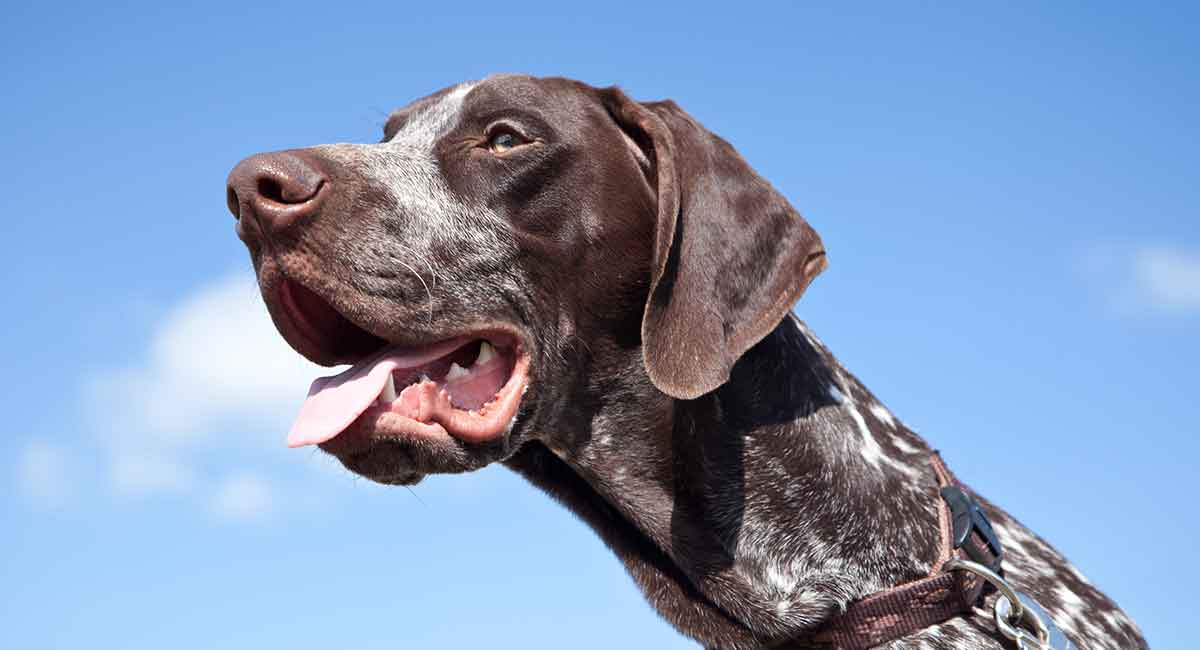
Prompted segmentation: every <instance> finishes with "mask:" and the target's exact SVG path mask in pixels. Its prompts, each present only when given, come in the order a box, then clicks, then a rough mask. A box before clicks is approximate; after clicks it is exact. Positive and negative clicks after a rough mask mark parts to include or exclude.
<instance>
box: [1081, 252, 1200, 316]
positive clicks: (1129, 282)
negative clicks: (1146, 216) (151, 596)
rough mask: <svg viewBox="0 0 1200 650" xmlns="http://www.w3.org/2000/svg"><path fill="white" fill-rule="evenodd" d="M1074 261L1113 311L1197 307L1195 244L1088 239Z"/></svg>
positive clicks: (1199, 284) (1199, 269) (1199, 270)
mask: <svg viewBox="0 0 1200 650" xmlns="http://www.w3.org/2000/svg"><path fill="white" fill-rule="evenodd" d="M1076 262H1077V265H1076V266H1077V269H1078V271H1079V272H1080V275H1081V277H1082V278H1083V280H1084V281H1085V282H1087V283H1088V284H1090V285H1091V286H1092V287H1093V288H1094V290H1095V291H1096V293H1098V294H1099V295H1101V296H1102V297H1103V298H1104V299H1105V301H1106V302H1108V303H1109V304H1110V305H1111V306H1112V307H1114V308H1115V309H1117V310H1119V311H1125V312H1130V311H1134V312H1137V313H1146V312H1147V310H1150V311H1154V312H1158V313H1162V314H1182V313H1188V312H1200V250H1194V249H1188V248H1186V247H1182V246H1170V245H1153V244H1142V245H1117V244H1113V243H1104V244H1093V245H1090V246H1088V247H1086V248H1085V249H1083V250H1082V251H1081V254H1080V255H1078V256H1077V259H1076Z"/></svg>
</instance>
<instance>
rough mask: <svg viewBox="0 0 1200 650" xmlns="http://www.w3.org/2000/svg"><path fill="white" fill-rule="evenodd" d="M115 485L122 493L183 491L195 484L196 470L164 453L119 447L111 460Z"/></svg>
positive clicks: (111, 473) (110, 465)
mask: <svg viewBox="0 0 1200 650" xmlns="http://www.w3.org/2000/svg"><path fill="white" fill-rule="evenodd" d="M109 471H110V477H109V478H110V480H111V481H112V487H113V489H114V490H115V491H116V493H117V494H118V495H121V496H142V495H149V494H162V493H168V494H181V493H185V492H188V491H190V490H191V489H192V488H193V487H194V486H195V483H196V476H195V471H194V470H193V469H192V468H191V467H189V466H188V465H186V464H184V463H182V462H180V461H179V460H178V459H175V458H171V457H170V456H166V455H163V454H161V453H152V452H148V451H133V450H120V451H117V452H116V453H114V454H113V457H112V458H111V462H110V463H109Z"/></svg>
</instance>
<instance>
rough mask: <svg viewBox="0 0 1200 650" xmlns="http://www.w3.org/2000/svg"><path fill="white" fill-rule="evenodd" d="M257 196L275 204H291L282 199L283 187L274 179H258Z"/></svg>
mask: <svg viewBox="0 0 1200 650" xmlns="http://www.w3.org/2000/svg"><path fill="white" fill-rule="evenodd" d="M256 189H257V190H258V195H259V196H261V197H263V198H264V199H267V200H268V201H274V202H276V203H291V201H288V200H286V199H285V198H284V197H283V186H282V185H280V184H279V181H277V180H275V179H274V178H269V177H266V176H264V177H261V178H259V179H258V187H257V188H256Z"/></svg>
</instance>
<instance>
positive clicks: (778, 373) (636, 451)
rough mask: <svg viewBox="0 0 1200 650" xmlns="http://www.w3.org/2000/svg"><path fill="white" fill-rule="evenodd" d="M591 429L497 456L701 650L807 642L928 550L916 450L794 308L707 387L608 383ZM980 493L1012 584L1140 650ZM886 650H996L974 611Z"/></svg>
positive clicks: (1112, 614) (1066, 620)
mask: <svg viewBox="0 0 1200 650" xmlns="http://www.w3.org/2000/svg"><path fill="white" fill-rule="evenodd" d="M630 363H637V359H636V358H635V359H631V361H630ZM589 424H590V429H589V430H588V431H586V433H584V434H581V435H583V436H584V437H585V438H586V440H576V441H574V442H575V443H576V444H574V445H573V446H572V448H573V449H574V451H573V452H571V453H570V454H569V455H568V454H567V453H566V452H564V451H562V450H557V451H556V452H555V453H548V452H547V451H546V449H545V448H544V447H540V446H531V448H530V449H529V450H527V451H524V452H522V453H520V454H518V456H517V457H515V458H513V459H512V460H510V462H509V464H510V465H511V466H513V467H514V468H515V469H517V470H518V471H520V472H521V473H523V474H524V475H525V476H527V477H528V478H529V479H530V480H531V481H533V482H534V483H535V484H537V485H539V486H541V487H542V488H543V489H545V490H546V491H547V492H549V493H550V494H551V495H553V496H555V497H556V498H558V499H559V500H560V501H562V502H563V503H565V504H566V505H567V506H568V507H570V508H571V509H572V510H574V511H575V512H576V513H577V514H578V515H579V516H581V517H582V518H583V519H584V520H585V521H587V522H588V523H589V524H591V525H592V526H593V527H594V528H595V529H596V530H597V532H598V533H599V534H600V535H601V537H602V538H604V540H605V542H606V543H607V544H608V545H609V546H610V547H611V548H612V549H613V550H614V551H615V552H616V553H617V554H618V556H620V558H621V559H622V561H623V562H624V563H625V565H626V567H627V569H628V570H629V572H630V574H631V575H632V576H633V578H634V579H635V581H636V582H637V583H638V585H639V586H640V587H641V588H642V590H643V592H644V593H645V595H646V597H647V599H648V600H649V601H650V603H651V605H652V606H654V607H655V608H656V609H657V610H658V612H659V613H660V614H661V615H662V616H663V617H664V618H666V619H667V620H668V621H669V622H671V623H672V624H674V625H675V626H676V627H677V628H679V629H680V630H681V631H682V632H684V633H685V634H688V635H689V636H691V637H693V638H695V639H696V640H698V641H700V642H701V643H703V644H705V645H706V646H709V647H713V648H737V649H741V648H757V647H761V646H763V645H764V644H768V643H774V642H779V641H781V640H785V639H790V638H797V637H803V636H805V635H806V634H808V633H811V632H812V631H813V630H814V629H815V628H816V627H818V626H819V625H820V624H821V623H822V622H823V621H825V620H827V619H828V618H829V617H830V616H832V615H833V614H835V613H836V612H838V611H840V609H841V608H842V607H844V606H845V605H846V604H847V603H849V602H851V601H853V600H855V599H857V598H861V597H863V596H866V595H869V594H871V593H874V592H876V591H880V590H883V589H886V588H888V587H890V586H894V585H896V584H899V583H902V582H905V581H908V580H912V579H916V578H919V577H922V576H923V575H926V574H927V573H928V572H929V570H930V565H931V564H932V562H933V561H934V560H935V558H936V556H937V543H938V538H937V536H938V533H937V530H938V529H937V510H936V508H937V498H938V496H937V483H936V478H935V477H934V475H933V472H932V471H931V470H930V468H929V463H928V456H929V453H930V448H929V447H928V445H927V444H926V443H925V442H924V441H923V440H922V439H921V438H920V437H919V436H918V435H916V434H915V433H913V432H912V431H911V430H910V429H908V428H907V427H905V426H904V425H903V424H902V423H900V422H899V420H897V419H896V418H895V417H894V416H893V415H892V414H891V413H890V412H889V411H888V410H887V409H886V408H885V407H884V406H883V405H882V404H881V403H880V402H879V401H878V400H877V399H876V398H875V396H874V395H872V394H871V392H870V391H869V390H867V389H866V387H864V386H863V385H862V384H861V383H860V382H859V381H858V380H857V379H856V378H855V377H854V376H853V375H852V374H850V373H849V372H848V371H846V370H845V369H844V368H843V367H842V366H841V364H840V363H838V361H837V360H836V359H835V358H834V357H833V356H832V355H831V354H830V353H829V351H828V350H827V349H826V348H825V346H824V345H823V344H822V343H821V341H820V340H819V339H818V338H817V337H816V336H815V335H813V334H812V333H811V332H810V331H809V329H808V328H807V326H805V324H804V323H803V322H801V321H800V320H799V319H796V318H795V317H789V318H787V319H785V320H784V322H782V323H781V324H780V325H779V326H778V327H777V328H776V329H775V330H774V332H772V333H771V334H770V335H769V336H768V337H767V338H766V339H764V340H763V341H762V342H761V343H760V344H758V345H757V346H756V347H754V348H753V349H752V350H751V351H750V352H749V353H747V354H746V355H745V356H744V357H743V358H742V359H741V360H740V361H739V362H738V364H737V365H736V366H735V368H734V371H733V375H732V377H731V379H730V381H729V382H728V383H727V384H726V385H724V386H722V387H721V388H720V389H718V390H717V391H715V392H713V393H711V394H709V395H706V396H704V397H702V398H700V399H697V400H692V401H687V402H682V401H680V402H675V401H671V400H669V399H666V398H665V397H663V396H661V394H658V393H656V392H655V391H645V390H632V391H629V392H627V393H618V394H615V395H613V396H612V401H611V402H610V403H608V404H606V405H598V406H597V408H596V409H595V410H594V412H593V415H592V417H591V418H590V422H589ZM960 478H962V479H964V480H967V481H969V477H960ZM981 502H982V503H983V504H984V506H985V508H986V509H987V511H988V514H989V516H990V517H991V518H992V521H993V523H994V525H995V528H996V531H997V534H998V535H999V536H1000V539H1001V541H1002V542H1003V543H1004V545H1005V547H1006V552H1007V553H1008V556H1007V561H1006V567H1007V571H1008V575H1009V576H1010V578H1011V580H1012V582H1013V583H1014V584H1015V585H1016V586H1017V588H1019V589H1021V590H1023V591H1026V592H1027V593H1030V594H1033V595H1035V597H1036V598H1037V599H1038V600H1039V601H1040V602H1041V603H1042V604H1043V605H1044V606H1045V607H1046V609H1047V610H1048V611H1049V612H1050V615H1051V616H1052V617H1053V618H1054V622H1055V623H1056V624H1057V625H1058V626H1059V627H1060V628H1062V629H1063V630H1064V631H1066V632H1067V634H1068V635H1070V636H1072V638H1073V639H1074V640H1075V643H1076V644H1077V645H1079V646H1080V647H1087V648H1136V647H1145V643H1144V641H1143V640H1142V639H1141V636H1140V633H1139V632H1138V630H1137V628H1136V626H1135V625H1134V624H1133V623H1132V622H1131V621H1130V620H1129V618H1128V617H1127V616H1126V615H1125V614H1124V613H1123V612H1122V611H1121V610H1120V609H1119V608H1117V606H1116V605H1115V604H1113V603H1112V602H1111V601H1110V600H1108V599H1107V598H1106V597H1105V596H1104V595H1103V594H1101V593H1100V592H1099V591H1097V590H1096V589H1095V588H1093V587H1092V586H1091V585H1090V584H1089V583H1088V582H1087V581H1086V580H1085V579H1084V577H1083V576H1082V575H1081V574H1080V573H1079V572H1078V571H1077V570H1075V569H1074V567H1072V566H1071V565H1070V564H1069V563H1068V562H1067V561H1066V560H1065V559H1063V557H1062V556H1061V555H1059V553H1058V552H1057V551H1055V550H1054V549H1053V548H1051V547H1050V546H1049V545H1048V544H1046V543H1045V542H1044V541H1042V540H1041V539H1040V538H1038V537H1037V536H1036V535H1034V534H1033V533H1031V532H1030V531H1028V530H1027V529H1026V528H1025V527H1023V526H1022V525H1021V524H1019V523H1018V522H1016V521H1015V520H1014V519H1013V518H1011V517H1010V516H1008V515H1007V514H1006V513H1004V512H1003V511H1001V510H999V509H997V508H995V507H994V506H992V505H991V504H990V503H988V502H987V501H986V500H983V499H981ZM789 647H794V646H789ZM887 647H890V648H928V649H940V648H1002V647H1006V646H1004V645H1003V644H1002V643H1001V642H1000V641H999V637H998V636H997V635H996V634H995V632H994V630H993V629H992V627H991V626H990V625H988V624H987V621H986V620H985V619H984V618H983V617H980V616H974V617H970V618H969V619H968V618H959V619H953V620H951V621H949V622H947V623H945V624H942V625H940V626H937V627H934V628H930V629H928V630H926V631H924V632H921V633H918V634H916V635H913V636H912V637H909V638H907V639H903V640H900V641H897V642H894V643H892V644H890V645H889V646H887Z"/></svg>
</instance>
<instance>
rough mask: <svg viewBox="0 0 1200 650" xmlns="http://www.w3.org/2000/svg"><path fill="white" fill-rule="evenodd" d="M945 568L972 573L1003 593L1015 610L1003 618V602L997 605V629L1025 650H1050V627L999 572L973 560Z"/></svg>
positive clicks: (949, 564) (950, 561) (958, 559)
mask: <svg viewBox="0 0 1200 650" xmlns="http://www.w3.org/2000/svg"><path fill="white" fill-rule="evenodd" d="M944 566H945V568H946V570H948V571H969V572H971V573H974V574H975V575H977V576H979V577H981V578H983V579H984V580H987V581H988V582H990V583H991V584H992V586H994V587H995V588H996V589H997V591H999V592H1000V597H1001V598H1003V599H1004V600H1007V601H1008V603H1009V607H1010V608H1011V609H1010V610H1009V611H1008V612H1007V615H1002V612H1001V607H1000V601H999V600H997V601H996V607H995V610H994V613H995V618H996V627H997V628H999V630H1000V632H1001V633H1002V634H1003V635H1004V636H1006V637H1008V638H1009V639H1010V640H1012V641H1016V642H1017V643H1018V645H1020V647H1022V648H1026V647H1032V648H1046V647H1048V645H1047V644H1048V643H1049V642H1050V631H1049V629H1047V628H1046V623H1045V622H1044V621H1043V620H1042V619H1041V617H1040V616H1038V615H1037V613H1036V612H1034V611H1033V610H1031V609H1029V608H1027V607H1025V605H1024V604H1023V603H1022V602H1021V598H1020V596H1019V595H1018V594H1017V591H1016V590H1015V589H1013V588H1012V585H1010V584H1008V581H1007V580H1005V579H1004V578H1002V577H1001V576H1000V575H999V574H997V573H996V572H995V571H992V570H991V569H989V568H987V567H985V566H983V565H982V564H979V563H977V562H972V561H970V560H963V559H960V558H953V559H951V560H949V561H948V562H946V564H945V565H944ZM1022 623H1024V624H1025V626H1026V627H1028V628H1029V630H1030V631H1031V632H1033V634H1032V635H1030V634H1029V632H1026V631H1025V630H1022V629H1021V628H1020V627H1018V626H1019V625H1021V624H1022Z"/></svg>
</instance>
